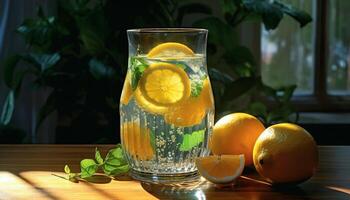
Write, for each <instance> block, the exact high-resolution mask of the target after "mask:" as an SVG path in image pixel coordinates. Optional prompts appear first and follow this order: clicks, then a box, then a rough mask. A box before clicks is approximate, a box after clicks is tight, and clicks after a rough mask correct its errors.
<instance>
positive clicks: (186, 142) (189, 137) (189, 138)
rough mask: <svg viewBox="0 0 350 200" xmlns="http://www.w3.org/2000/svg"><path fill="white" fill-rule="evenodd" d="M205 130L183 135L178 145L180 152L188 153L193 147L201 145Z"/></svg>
mask: <svg viewBox="0 0 350 200" xmlns="http://www.w3.org/2000/svg"><path fill="white" fill-rule="evenodd" d="M205 130H206V129H203V130H198V131H194V132H192V133H189V134H184V135H183V140H182V143H181V145H180V151H190V150H191V149H192V148H193V147H195V146H197V145H199V144H200V143H202V142H203V140H204V137H205Z"/></svg>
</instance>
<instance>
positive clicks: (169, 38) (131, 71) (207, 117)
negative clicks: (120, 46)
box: [120, 28, 214, 183]
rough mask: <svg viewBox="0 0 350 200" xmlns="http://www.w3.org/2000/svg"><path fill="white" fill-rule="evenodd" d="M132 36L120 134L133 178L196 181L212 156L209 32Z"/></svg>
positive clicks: (157, 31) (144, 31)
mask: <svg viewBox="0 0 350 200" xmlns="http://www.w3.org/2000/svg"><path fill="white" fill-rule="evenodd" d="M127 34H128V41H129V64H128V71H127V75H126V79H125V82H124V86H123V91H122V94H121V99H120V127H121V128H120V129H121V142H122V146H123V149H124V152H125V156H126V158H127V160H128V163H129V165H130V167H131V176H132V177H134V178H135V179H137V180H141V181H147V182H159V183H171V182H187V181H193V180H196V179H197V178H198V176H199V175H198V172H197V168H196V166H195V159H196V158H197V157H199V156H206V155H208V154H209V149H208V142H209V137H210V135H211V132H212V127H213V124H214V100H213V94H212V89H211V86H210V80H209V76H208V72H207V65H206V43H207V34H208V31H207V30H205V29H192V28H156V29H153V28H152V29H132V30H128V31H127Z"/></svg>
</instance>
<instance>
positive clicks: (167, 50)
mask: <svg viewBox="0 0 350 200" xmlns="http://www.w3.org/2000/svg"><path fill="white" fill-rule="evenodd" d="M193 55H194V53H193V51H192V50H191V49H190V48H189V47H187V46H186V45H184V44H181V43H177V42H166V43H162V44H159V45H157V46H156V47H154V48H153V49H151V50H150V51H149V52H148V54H147V57H149V58H164V57H166V58H172V57H184V56H193Z"/></svg>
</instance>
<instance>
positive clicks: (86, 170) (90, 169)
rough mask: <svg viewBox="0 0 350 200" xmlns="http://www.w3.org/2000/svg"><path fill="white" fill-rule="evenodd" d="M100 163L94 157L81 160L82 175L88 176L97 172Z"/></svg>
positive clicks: (82, 176)
mask: <svg viewBox="0 0 350 200" xmlns="http://www.w3.org/2000/svg"><path fill="white" fill-rule="evenodd" d="M97 169H98V164H97V163H96V162H95V161H94V160H93V159H84V160H82V161H81V162H80V171H81V172H80V177H81V178H87V177H90V176H92V175H94V174H95V173H96V171H97Z"/></svg>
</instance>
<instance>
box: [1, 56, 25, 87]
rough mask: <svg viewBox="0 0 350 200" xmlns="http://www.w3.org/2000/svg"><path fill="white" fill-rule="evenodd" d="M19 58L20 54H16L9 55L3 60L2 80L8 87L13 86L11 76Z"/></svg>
mask: <svg viewBox="0 0 350 200" xmlns="http://www.w3.org/2000/svg"><path fill="white" fill-rule="evenodd" d="M20 60H21V56H20V55H18V54H15V55H12V56H9V57H7V58H6V60H5V62H4V80H5V84H6V86H7V87H9V88H13V76H14V72H15V69H16V66H17V63H18V62H19V61H20Z"/></svg>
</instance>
